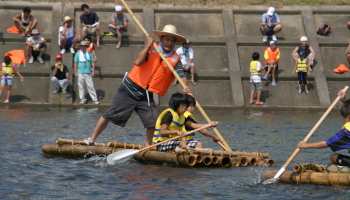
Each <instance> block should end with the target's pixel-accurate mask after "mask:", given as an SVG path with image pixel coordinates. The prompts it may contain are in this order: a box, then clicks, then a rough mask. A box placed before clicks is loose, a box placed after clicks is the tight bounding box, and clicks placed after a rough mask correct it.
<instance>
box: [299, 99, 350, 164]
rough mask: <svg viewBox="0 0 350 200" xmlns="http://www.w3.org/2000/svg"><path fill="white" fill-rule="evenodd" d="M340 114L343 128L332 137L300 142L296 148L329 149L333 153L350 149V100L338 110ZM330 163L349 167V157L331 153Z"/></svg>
mask: <svg viewBox="0 0 350 200" xmlns="http://www.w3.org/2000/svg"><path fill="white" fill-rule="evenodd" d="M340 114H341V115H342V116H343V121H344V123H345V124H344V126H343V127H342V130H340V131H339V132H338V133H337V134H335V135H334V136H333V137H331V138H329V139H328V140H326V141H321V142H316V143H306V142H304V141H300V142H299V144H298V148H301V149H322V148H326V147H329V148H331V150H332V151H333V152H335V151H339V150H342V149H350V100H347V101H345V102H344V104H343V106H342V107H341V109H340ZM330 159H331V162H332V163H335V164H337V165H340V166H348V167H350V156H345V155H342V154H339V153H333V154H331V156H330Z"/></svg>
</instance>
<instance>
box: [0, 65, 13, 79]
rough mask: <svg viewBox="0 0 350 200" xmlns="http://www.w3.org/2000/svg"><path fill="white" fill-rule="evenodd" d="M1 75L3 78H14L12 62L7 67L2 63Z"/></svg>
mask: <svg viewBox="0 0 350 200" xmlns="http://www.w3.org/2000/svg"><path fill="white" fill-rule="evenodd" d="M1 75H3V76H14V75H15V70H14V69H13V63H12V62H11V63H10V64H9V65H6V63H2V72H1Z"/></svg>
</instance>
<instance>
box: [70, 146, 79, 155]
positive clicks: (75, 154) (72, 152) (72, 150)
mask: <svg viewBox="0 0 350 200" xmlns="http://www.w3.org/2000/svg"><path fill="white" fill-rule="evenodd" d="M78 145H80V144H76V145H74V146H73V148H72V153H73V155H74V156H75V157H78V156H77V155H76V154H75V153H74V149H75V147H77V146H78Z"/></svg>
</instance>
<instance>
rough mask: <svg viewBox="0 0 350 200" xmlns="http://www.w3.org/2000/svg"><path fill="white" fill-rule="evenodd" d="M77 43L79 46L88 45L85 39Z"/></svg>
mask: <svg viewBox="0 0 350 200" xmlns="http://www.w3.org/2000/svg"><path fill="white" fill-rule="evenodd" d="M79 45H80V46H89V45H88V44H87V43H86V42H85V41H81V42H80V43H79Z"/></svg>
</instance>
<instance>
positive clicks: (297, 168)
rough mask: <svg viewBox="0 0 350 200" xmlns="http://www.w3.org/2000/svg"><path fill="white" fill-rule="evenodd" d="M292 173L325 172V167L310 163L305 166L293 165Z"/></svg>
mask: <svg viewBox="0 0 350 200" xmlns="http://www.w3.org/2000/svg"><path fill="white" fill-rule="evenodd" d="M293 171H295V172H298V173H303V172H305V171H310V172H327V167H326V166H324V165H315V164H312V163H307V164H300V163H298V164H295V165H294V166H293Z"/></svg>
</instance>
